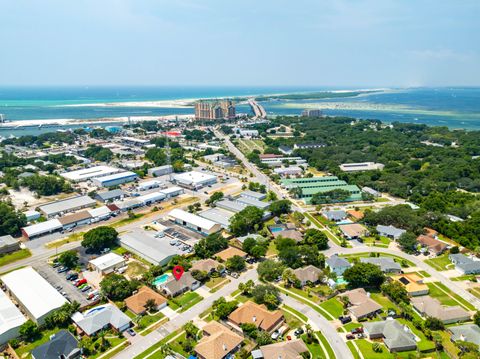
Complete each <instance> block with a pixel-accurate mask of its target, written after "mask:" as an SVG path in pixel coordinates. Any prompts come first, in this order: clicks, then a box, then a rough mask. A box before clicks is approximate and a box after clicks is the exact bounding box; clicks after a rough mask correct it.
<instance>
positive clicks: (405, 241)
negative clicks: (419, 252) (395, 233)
mask: <svg viewBox="0 0 480 359" xmlns="http://www.w3.org/2000/svg"><path fill="white" fill-rule="evenodd" d="M398 244H399V245H400V247H401V248H402V250H403V251H404V252H406V253H413V252H415V248H416V247H417V245H418V242H417V236H416V235H415V234H413V233H412V232H405V233H403V234H402V235H401V236H400V238H399V239H398Z"/></svg>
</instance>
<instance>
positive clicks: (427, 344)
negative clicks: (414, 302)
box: [397, 318, 435, 352]
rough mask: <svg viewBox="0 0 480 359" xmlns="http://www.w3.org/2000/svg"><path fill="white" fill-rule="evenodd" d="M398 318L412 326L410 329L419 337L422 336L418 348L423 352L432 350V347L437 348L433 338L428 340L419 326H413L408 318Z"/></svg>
mask: <svg viewBox="0 0 480 359" xmlns="http://www.w3.org/2000/svg"><path fill="white" fill-rule="evenodd" d="M397 320H398V321H399V322H400V323H402V324H404V325H406V326H408V327H409V328H410V330H411V331H412V332H413V333H414V334H415V335H416V336H417V337H418V338H420V341H419V342H417V348H418V350H420V351H423V352H426V351H430V350H432V349H435V343H434V342H432V341H431V340H428V339H427V337H426V336H425V334H423V332H422V331H421V330H419V329H417V328H415V327H414V326H413V324H412V323H411V322H409V321H407V320H405V319H404V318H397Z"/></svg>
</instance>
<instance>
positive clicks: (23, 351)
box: [15, 328, 60, 358]
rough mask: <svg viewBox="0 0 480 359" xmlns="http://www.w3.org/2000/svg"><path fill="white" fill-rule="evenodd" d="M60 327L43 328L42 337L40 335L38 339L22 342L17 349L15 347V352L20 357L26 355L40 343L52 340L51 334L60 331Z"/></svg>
mask: <svg viewBox="0 0 480 359" xmlns="http://www.w3.org/2000/svg"><path fill="white" fill-rule="evenodd" d="M59 330H60V329H59V328H55V329H50V330H42V332H41V334H42V335H41V337H39V338H38V339H37V340H35V341H34V342H31V343H28V342H26V343H24V342H22V345H20V346H19V347H18V348H17V349H15V352H16V353H17V355H18V356H19V357H20V358H23V357H26V356H27V354H29V353H30V352H31V351H32V350H33V349H35V348H36V347H38V346H39V345H42V344H45V343H46V342H48V341H49V340H50V336H51V335H53V334H55V333H56V332H58V331H59ZM28 356H30V355H28Z"/></svg>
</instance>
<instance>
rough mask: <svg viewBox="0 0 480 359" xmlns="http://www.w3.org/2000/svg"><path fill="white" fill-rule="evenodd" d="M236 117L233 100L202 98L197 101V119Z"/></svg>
mask: <svg viewBox="0 0 480 359" xmlns="http://www.w3.org/2000/svg"><path fill="white" fill-rule="evenodd" d="M234 118H235V103H234V102H233V101H232V100H201V101H197V102H195V119H196V120H221V119H234Z"/></svg>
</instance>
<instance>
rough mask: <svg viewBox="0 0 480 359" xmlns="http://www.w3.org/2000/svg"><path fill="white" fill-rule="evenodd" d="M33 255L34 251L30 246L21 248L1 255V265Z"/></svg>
mask: <svg viewBox="0 0 480 359" xmlns="http://www.w3.org/2000/svg"><path fill="white" fill-rule="evenodd" d="M31 255H32V253H31V252H30V250H29V249H28V248H25V249H20V250H18V251H15V252H12V253H8V254H4V255H3V256H0V267H1V266H4V265H7V264H10V263H13V262H16V261H19V260H20V259H25V258H28V257H30V256H31Z"/></svg>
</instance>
